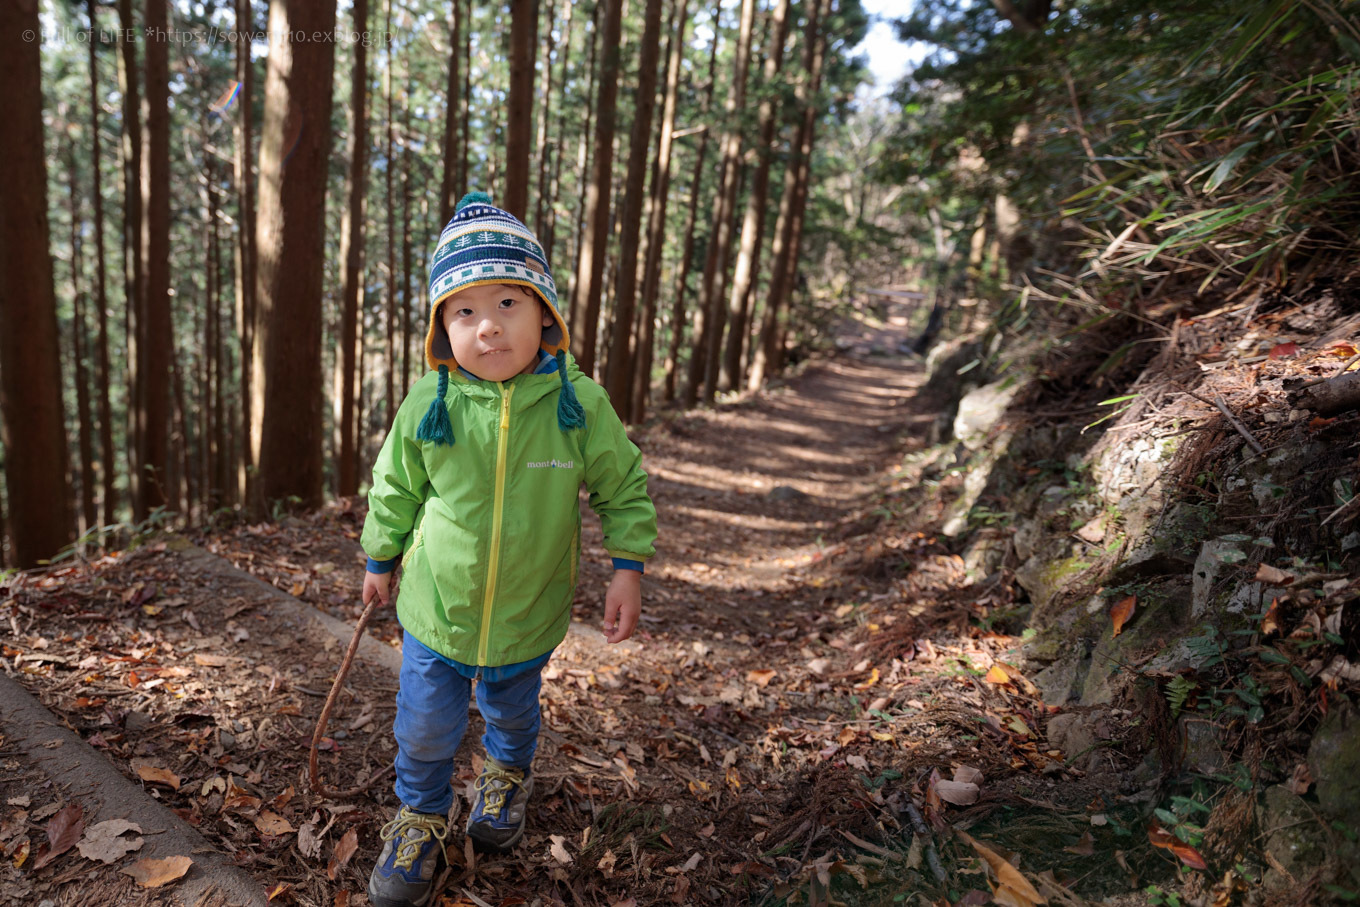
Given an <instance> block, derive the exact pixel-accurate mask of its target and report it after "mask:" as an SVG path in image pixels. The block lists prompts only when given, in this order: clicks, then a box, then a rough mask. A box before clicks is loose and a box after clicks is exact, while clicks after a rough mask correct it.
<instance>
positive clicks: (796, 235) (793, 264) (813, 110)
mask: <svg viewBox="0 0 1360 907" xmlns="http://www.w3.org/2000/svg"><path fill="white" fill-rule="evenodd" d="M829 3H830V0H828V7H827V9H828V11H829V10H830V9H831V7H830V5H829ZM828 31H829V30H828V29H827V28H826V27H823V28H822V29H821V32H820V34H819V35H818V37H817V49H816V51H815V52H814V54H813V58H812V76H811V86H810V91H811V94H810V95H809V97H810V98H814V99H815V98H816V96H817V92H818V91H820V90H821V85H822V72H823V69H824V61H825V58H826V42H827V35H828ZM817 114H818V105H817V104H816V103H813V102H809V103H808V105H807V106H806V107H805V108H803V124H802V129H801V132H800V133H799V146H798V183H797V186H796V187H795V189H794V196H793V207H792V209H791V210H792V212H793V213H792V217H793V224H792V226H791V227H790V229H789V248H788V256H787V258H786V260H785V265H784V270H783V286H782V288H781V289H780V295H779V297H777V298H776V297H775V296H773V295H771V297H770V304H771V305H774V306H778V307H779V308H781V309H787V308H788V306H789V298H790V297H791V296H792V295H793V286H794V283H795V278H796V277H797V275H798V258H799V250H800V249H801V248H802V244H803V224H804V223H805V222H806V220H807V200H808V188H809V183H810V181H811V178H812V148H813V140H814V138H815V130H816V125H817ZM788 324H789V323H788V320H787V319H785V320H784V321H783V322H781V323H780V324H779V326H778V329H777V332H776V337H775V340H774V342H773V343H772V344H771V349H772V352H773V355H772V356H771V357H770V360H769V369H770V371H771V373H774V374H777V373H779V372H781V371H783V369H784V345H785V341H784V338H785V335H786V334H787V332H788Z"/></svg>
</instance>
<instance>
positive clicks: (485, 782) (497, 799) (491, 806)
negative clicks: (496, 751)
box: [473, 762, 524, 817]
mask: <svg viewBox="0 0 1360 907" xmlns="http://www.w3.org/2000/svg"><path fill="white" fill-rule="evenodd" d="M523 785H524V772H523V771H522V770H521V769H516V768H502V767H501V766H499V765H493V764H491V763H490V762H488V763H487V764H486V768H485V769H483V770H482V774H481V775H480V776H479V777H478V778H477V780H476V781H475V782H474V784H473V786H474V787H475V788H476V790H477V793H479V794H481V795H482V814H483V815H493V816H497V817H499V816H500V814H501V810H502V809H504V808H505V802H506V800H507V798H508V797H510V796H511V794H512V793H513V791H514V789H515V788H516V787H522V786H523Z"/></svg>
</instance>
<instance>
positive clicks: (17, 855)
mask: <svg viewBox="0 0 1360 907" xmlns="http://www.w3.org/2000/svg"><path fill="white" fill-rule="evenodd" d="M31 849H32V844H31V843H30V842H29V840H28V838H24V839H23V841H22V842H21V843H20V844H19V846H18V847H17V848H15V850H14V855H13V857H11V859H13V860H14V868H15V869H23V868H24V861H25V860H27V859H28V853H29V850H31Z"/></svg>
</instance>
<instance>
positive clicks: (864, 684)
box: [855, 668, 878, 690]
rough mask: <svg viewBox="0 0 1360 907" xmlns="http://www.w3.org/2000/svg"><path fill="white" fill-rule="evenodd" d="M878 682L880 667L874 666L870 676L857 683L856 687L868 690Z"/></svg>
mask: <svg viewBox="0 0 1360 907" xmlns="http://www.w3.org/2000/svg"><path fill="white" fill-rule="evenodd" d="M876 683H878V668H874V669H873V670H872V671H870V672H869V676H868V677H866V678H864V680H862V681H860V682H859V683H857V684H855V689H857V690H867V689H869V688H870V687H872V686H873V685H874V684H876Z"/></svg>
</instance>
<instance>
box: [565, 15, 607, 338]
mask: <svg viewBox="0 0 1360 907" xmlns="http://www.w3.org/2000/svg"><path fill="white" fill-rule="evenodd" d="M602 5H603V4H602V3H599V2H597V3H595V4H594V6H593V8H592V10H591V16H590V25H589V27H588V28H587V29H586V44H587V45H588V46H589V48H590V49H589V51H588V53H587V54H586V57H587V61H586V90H585V93H584V95H583V97H584V98H586V104H585V108H586V119H585V124H584V125H583V126H582V128H581V134H580V137H579V141H578V142H577V144H576V187H577V191H576V228H575V230H574V231H573V233H572V240H571V254H570V255H568V256H567V260H568V261H571V262H574V263H575V264H574V266H573V267H572V269H571V273H570V275H569V279H568V281H567V299H568V300H570V302H569V304H568V305H569V308H570V309H571V311H570V312H569V313H568V317H569V318H570V319H572V321H571V324H573V325H574V324H575V323H576V322H575V319H576V317H577V316H576V293H577V288H576V275H577V273H578V272H579V271H580V264H581V247H582V246H583V245H584V244H585V237H586V196H587V194H588V193H587V192H586V184H585V179H586V173H587V172H588V171H589V170H590V165H591V161H592V159H591V156H590V135H591V124H592V122H593V117H594V116H595V110H594V108H593V107H592V106H591V103H590V98H591V97H592V96H593V95H594V94H595V73H596V70H597V66H596V62H597V61H598V59H599V57H598V53H599V47H600V7H601V6H602ZM573 330H575V328H573ZM573 336H575V335H573Z"/></svg>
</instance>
